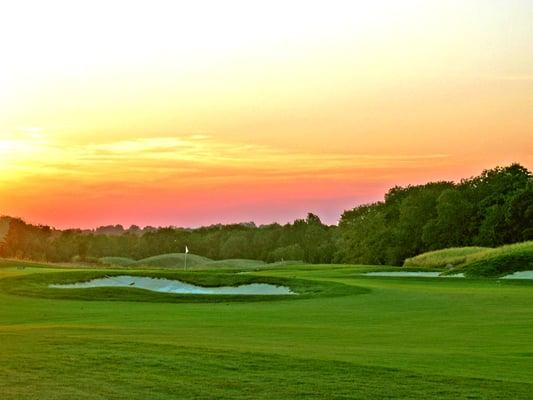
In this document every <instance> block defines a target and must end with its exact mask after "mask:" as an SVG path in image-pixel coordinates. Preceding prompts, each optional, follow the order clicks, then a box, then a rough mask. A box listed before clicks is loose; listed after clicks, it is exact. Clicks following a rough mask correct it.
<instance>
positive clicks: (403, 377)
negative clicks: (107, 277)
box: [0, 265, 533, 400]
mask: <svg viewBox="0 0 533 400" xmlns="http://www.w3.org/2000/svg"><path fill="white" fill-rule="evenodd" d="M365 270H368V267H357V266H305V265H302V266H286V267H285V268H277V269H274V270H262V271H260V272H256V273H248V274H244V275H245V276H250V277H255V276H260V277H262V278H264V279H289V280H290V279H296V280H298V281H304V282H305V281H308V282H309V285H310V286H312V285H313V284H316V283H321V284H326V285H327V284H330V283H335V284H337V285H339V286H338V287H337V286H335V287H337V288H338V290H342V289H341V287H343V288H345V289H346V290H347V291H348V292H349V291H350V290H352V289H354V291H353V292H351V293H345V294H344V295H342V296H315V297H309V298H305V299H300V300H293V299H285V300H280V301H260V302H231V301H228V302H208V303H181V304H173V303H169V302H148V301H146V302H145V301H116V300H115V301H102V300H100V301H86V300H82V299H79V300H74V299H59V298H41V297H28V296H26V295H22V294H21V293H19V294H15V293H13V292H9V290H8V289H6V287H5V286H4V287H3V288H0V356H1V360H2V362H1V363H0V397H1V398H2V399H45V400H46V399H71V398H77V399H147V398H149V399H175V398H179V399H296V398H303V399H393V398H405V399H429V398H439V399H529V398H531V392H532V391H533V369H532V368H531V365H532V362H533V342H532V341H531V327H532V326H533V313H532V312H531V303H532V301H533V284H532V283H531V282H501V281H497V280H487V279H480V280H476V279H464V280H462V279H430V278H429V279H424V278H415V279H413V278H385V277H365V276H361V275H359V274H360V273H361V272H362V271H365ZM81 272H83V271H74V272H72V273H81ZM89 272H91V273H93V272H94V271H89ZM36 273H37V274H38V275H46V274H50V275H53V274H57V273H63V274H64V273H70V272H65V271H64V270H63V271H61V270H52V269H41V270H40V271H39V269H38V268H35V267H33V266H32V267H28V268H26V269H24V270H21V269H17V268H16V267H9V266H4V267H2V268H0V282H2V283H5V282H7V281H11V284H13V283H14V281H13V279H14V278H16V277H27V278H30V277H31V276H32V275H35V274H36ZM215 277H216V275H215V274H213V275H212V276H210V277H209V279H214V278H215ZM21 279H22V278H21ZM32 279H35V277H34V278H32ZM206 279H207V278H206ZM227 279H232V278H227ZM239 279H240V278H239ZM37 281H39V282H40V281H42V280H41V278H37ZM15 282H16V281H15ZM359 288H364V289H365V290H364V293H362V292H361V291H360V290H359Z"/></svg>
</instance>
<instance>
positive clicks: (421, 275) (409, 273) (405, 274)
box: [364, 271, 465, 278]
mask: <svg viewBox="0 0 533 400" xmlns="http://www.w3.org/2000/svg"><path fill="white" fill-rule="evenodd" d="M364 275H366V276H396V277H411V278H415V277H419V278H464V277H465V276H464V274H462V273H461V274H454V275H441V273H440V272H430V271H427V272H424V271H420V272H413V271H388V272H387V271H382V272H366V273H365V274H364Z"/></svg>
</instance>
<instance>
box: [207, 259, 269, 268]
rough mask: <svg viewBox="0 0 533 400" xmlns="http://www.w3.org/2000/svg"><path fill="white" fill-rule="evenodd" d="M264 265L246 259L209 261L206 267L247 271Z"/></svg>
mask: <svg viewBox="0 0 533 400" xmlns="http://www.w3.org/2000/svg"><path fill="white" fill-rule="evenodd" d="M262 265H266V263H265V262H264V261H260V260H246V259H229V260H215V261H209V262H208V263H207V264H206V266H208V267H214V268H236V269H248V268H257V267H261V266H262Z"/></svg>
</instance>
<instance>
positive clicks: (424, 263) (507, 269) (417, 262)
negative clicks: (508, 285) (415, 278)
mask: <svg viewBox="0 0 533 400" xmlns="http://www.w3.org/2000/svg"><path fill="white" fill-rule="evenodd" d="M448 264H451V265H453V268H452V269H450V270H449V271H447V272H446V273H449V274H455V273H459V272H462V273H465V275H467V276H472V277H475V276H478V277H498V276H503V275H506V274H509V273H512V272H516V271H525V270H533V241H529V242H523V243H516V244H511V245H506V246H501V247H497V248H495V249H491V248H486V249H484V248H480V247H460V248H452V249H444V250H438V251H433V252H429V253H423V254H420V255H418V256H416V257H413V258H410V259H407V260H406V261H405V263H404V266H417V267H431V268H439V267H440V268H442V267H444V266H446V265H448Z"/></svg>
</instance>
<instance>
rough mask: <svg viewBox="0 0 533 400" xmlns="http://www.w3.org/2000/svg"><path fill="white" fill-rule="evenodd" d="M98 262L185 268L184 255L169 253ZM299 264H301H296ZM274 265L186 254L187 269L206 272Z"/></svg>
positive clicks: (258, 261) (114, 265)
mask: <svg viewBox="0 0 533 400" xmlns="http://www.w3.org/2000/svg"><path fill="white" fill-rule="evenodd" d="M98 262H99V263H101V264H103V265H108V266H112V267H129V268H137V267H152V268H174V269H184V268H185V254H184V253H169V254H160V255H158V256H153V257H148V258H144V259H142V260H137V261H136V260H133V259H131V258H127V257H102V258H100V259H98ZM294 263H295V262H283V263H279V265H289V264H294ZM297 263H300V264H301V262H297ZM276 265H278V263H275V264H267V263H265V262H264V261H260V260H246V259H228V260H211V259H210V258H207V257H202V256H198V255H195V254H187V269H191V270H206V269H238V270H245V269H258V268H262V267H269V266H276Z"/></svg>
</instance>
